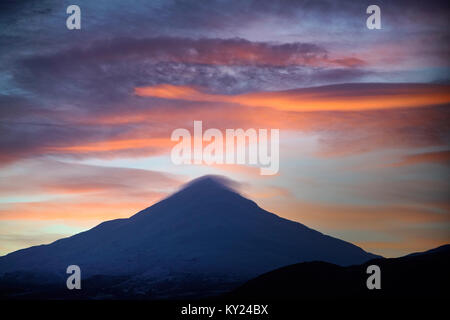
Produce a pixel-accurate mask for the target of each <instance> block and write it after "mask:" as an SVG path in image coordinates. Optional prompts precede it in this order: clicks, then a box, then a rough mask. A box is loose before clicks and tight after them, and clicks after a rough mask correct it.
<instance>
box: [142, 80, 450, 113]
mask: <svg viewBox="0 0 450 320" xmlns="http://www.w3.org/2000/svg"><path fill="white" fill-rule="evenodd" d="M135 94H136V95H138V96H142V97H156V98H164V99H178V100H185V101H200V102H225V103H236V104H240V105H243V106H249V107H269V108H275V109H279V110H284V111H355V110H356V111H362V110H374V109H391V108H411V107H419V106H429V105H437V104H446V103H450V86H448V85H426V84H402V85H393V86H389V87H383V88H381V90H380V85H377V84H353V85H348V86H328V87H321V88H308V89H296V90H288V91H277V92H257V93H246V94H241V95H220V94H209V93H205V92H203V91H201V90H199V89H197V88H194V87H187V86H174V85H170V84H161V85H157V86H148V87H138V88H135Z"/></svg>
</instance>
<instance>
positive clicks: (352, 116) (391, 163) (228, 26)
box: [0, 0, 450, 257]
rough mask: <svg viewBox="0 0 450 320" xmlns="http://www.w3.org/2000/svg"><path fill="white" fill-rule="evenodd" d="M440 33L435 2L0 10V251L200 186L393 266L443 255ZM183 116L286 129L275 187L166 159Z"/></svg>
mask: <svg viewBox="0 0 450 320" xmlns="http://www.w3.org/2000/svg"><path fill="white" fill-rule="evenodd" d="M71 4H77V5H78V6H79V7H80V8H81V30H68V29H67V27H66V19H67V17H68V14H66V8H67V7H68V6H69V5H71ZM371 4H377V5H378V6H379V7H380V9H381V26H382V27H381V29H379V30H370V29H368V28H367V27H366V19H367V17H368V16H369V15H368V14H366V8H367V7H368V6H369V5H371ZM449 30H450V28H449V8H448V3H446V2H445V1H418V0H408V1H406V0H400V1H376V2H372V1H364V0H363V1H334V0H329V1H322V0H317V1H282V0H280V1H272V0H270V1H269V0H258V1H256V0H255V1H249V0H240V1H231V2H230V1H223V0H211V1H181V0H180V1H176V0H173V1H156V0H155V1H117V0H108V1H106V0H99V1H79V0H77V1H72V0H71V1H56V0H54V1H46V0H43V1H2V2H1V3H0V66H1V68H0V255H3V254H7V253H9V252H12V251H15V250H18V249H21V248H25V247H29V246H31V245H38V244H43V243H50V242H52V241H54V240H56V239H59V238H61V237H67V236H70V235H73V234H75V233H78V232H80V231H84V230H87V229H89V228H92V227H93V226H95V225H97V224H98V223H100V222H102V221H104V220H110V219H116V218H124V217H129V216H131V215H133V214H134V213H136V212H138V211H140V210H141V209H144V208H146V207H148V206H150V205H152V204H154V203H156V202H157V201H159V200H161V199H163V198H164V197H166V196H167V195H169V194H170V193H172V192H174V191H176V190H178V189H179V188H180V186H181V185H183V184H184V183H186V182H188V181H190V180H191V179H193V178H196V177H199V176H202V175H204V174H220V175H225V176H227V177H229V178H231V179H233V180H235V181H237V182H238V183H239V190H240V192H241V193H242V194H243V195H245V196H248V197H249V198H251V199H252V200H254V201H256V202H257V203H258V204H259V205H260V206H261V207H263V208H264V209H266V210H269V211H271V212H274V213H276V214H278V215H280V216H282V217H285V218H288V219H291V220H295V221H298V222H301V223H303V224H305V225H307V226H309V227H311V228H314V229H317V230H319V231H321V232H323V233H326V234H329V235H332V236H335V237H339V238H341V239H343V240H346V241H350V242H352V243H355V244H357V245H359V246H361V247H362V248H363V249H365V250H367V251H370V252H373V253H376V254H381V255H383V256H386V257H396V256H401V255H404V254H407V253H410V252H415V251H423V250H427V249H430V248H433V247H436V246H439V245H442V244H445V243H449V242H450V231H449V230H450V229H449V227H450V204H449V181H450V179H449V178H450V171H449V165H450V148H449V142H450V121H449V120H450V112H449V105H450V90H449V89H450V82H449V79H450V77H449V70H450V64H449V57H450V47H449V44H450V41H449V39H450V31H449ZM194 120H200V121H202V122H203V127H204V129H207V128H217V129H219V130H226V129H235V128H243V129H244V130H245V129H248V128H265V129H279V130H280V168H279V172H278V174H276V175H272V176H262V175H260V172H259V169H258V168H257V167H255V166H251V165H232V164H230V165H205V164H202V165H175V164H173V162H172V161H171V158H170V152H171V149H172V148H173V146H174V145H175V144H176V143H175V142H173V141H171V139H170V136H171V133H172V132H173V130H175V129H177V128H186V129H188V130H190V131H192V130H193V121H194Z"/></svg>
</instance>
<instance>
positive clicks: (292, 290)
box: [226, 245, 450, 300]
mask: <svg viewBox="0 0 450 320" xmlns="http://www.w3.org/2000/svg"><path fill="white" fill-rule="evenodd" d="M372 264H375V265H378V266H379V267H380V269H381V289H380V290H369V289H367V286H366V280H367V278H368V277H369V276H370V275H369V274H367V273H366V269H367V266H369V265H372ZM449 267H450V245H445V246H442V247H439V248H436V249H433V250H430V251H427V252H421V253H416V254H411V255H408V256H404V257H401V258H393V259H374V260H370V261H368V262H366V263H364V264H362V265H354V266H349V267H342V266H337V265H335V264H331V263H326V262H318V261H316V262H305V263H298V264H294V265H290V266H287V267H283V268H280V269H277V270H274V271H271V272H268V273H265V274H263V275H261V276H259V277H257V278H255V279H252V280H250V281H248V282H247V283H245V284H244V285H242V286H241V287H239V288H238V289H236V290H234V291H233V292H231V293H230V294H228V295H226V297H227V298H230V299H269V300H286V299H291V300H298V299H311V298H357V299H358V298H368V297H371V298H448V297H449V294H448V292H449V291H448V288H449V286H450V276H449V270H450V268H449Z"/></svg>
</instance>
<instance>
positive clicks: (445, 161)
mask: <svg viewBox="0 0 450 320" xmlns="http://www.w3.org/2000/svg"><path fill="white" fill-rule="evenodd" d="M423 163H436V164H441V165H444V166H449V165H450V151H448V150H446V151H436V152H424V153H418V154H410V155H407V156H404V157H403V160H401V161H399V162H395V163H392V164H391V166H393V167H401V166H410V165H415V164H423Z"/></svg>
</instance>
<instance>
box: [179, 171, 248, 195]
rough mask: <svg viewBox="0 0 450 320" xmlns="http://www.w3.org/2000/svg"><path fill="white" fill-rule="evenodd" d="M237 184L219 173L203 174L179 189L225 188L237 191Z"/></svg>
mask: <svg viewBox="0 0 450 320" xmlns="http://www.w3.org/2000/svg"><path fill="white" fill-rule="evenodd" d="M238 187H239V184H238V183H237V182H236V181H233V180H231V179H229V178H227V177H224V176H219V175H205V176H202V177H199V178H197V179H194V180H192V181H190V182H188V183H186V184H185V185H184V186H183V187H182V188H181V190H180V191H183V190H187V189H196V191H202V190H204V191H206V190H210V189H211V188H212V189H218V188H219V189H225V190H228V191H233V192H237V191H236V190H237V189H238Z"/></svg>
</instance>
